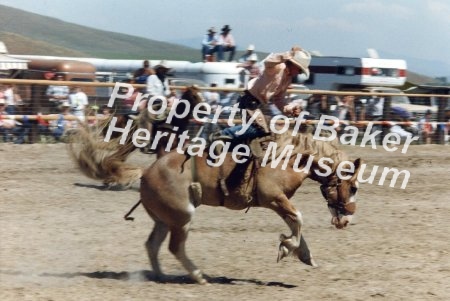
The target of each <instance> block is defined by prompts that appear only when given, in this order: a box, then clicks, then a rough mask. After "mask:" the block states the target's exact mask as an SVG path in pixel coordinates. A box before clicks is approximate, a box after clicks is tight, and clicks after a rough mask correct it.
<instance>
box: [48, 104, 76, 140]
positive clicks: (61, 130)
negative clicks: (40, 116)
mask: <svg viewBox="0 0 450 301" xmlns="http://www.w3.org/2000/svg"><path fill="white" fill-rule="evenodd" d="M70 107H71V105H70V104H69V103H68V102H64V103H62V104H61V105H60V107H59V109H60V112H59V114H58V119H56V120H51V121H50V122H49V127H48V129H49V134H50V135H51V136H52V137H53V138H54V139H55V140H56V141H57V142H61V141H63V139H64V137H65V134H66V133H67V131H68V130H70V129H74V128H76V127H77V121H76V120H66V119H65V118H67V117H71V116H73V115H72V114H71V113H70Z"/></svg>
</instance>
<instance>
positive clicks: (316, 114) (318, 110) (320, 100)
mask: <svg viewBox="0 0 450 301" xmlns="http://www.w3.org/2000/svg"><path fill="white" fill-rule="evenodd" d="M327 105H328V96H327V95H326V94H313V95H311V96H310V97H309V98H308V99H307V105H306V111H307V112H309V114H310V117H311V118H314V119H319V118H320V115H322V114H328V108H327Z"/></svg>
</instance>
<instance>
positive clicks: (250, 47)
mask: <svg viewBox="0 0 450 301" xmlns="http://www.w3.org/2000/svg"><path fill="white" fill-rule="evenodd" d="M247 50H255V45H253V44H250V45H248V47H247Z"/></svg>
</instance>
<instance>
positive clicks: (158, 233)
mask: <svg viewBox="0 0 450 301" xmlns="http://www.w3.org/2000/svg"><path fill="white" fill-rule="evenodd" d="M168 232H169V227H167V225H166V224H164V223H163V222H161V221H158V220H156V219H155V226H154V227H153V231H152V233H150V236H149V237H148V239H147V242H146V243H145V247H146V249H147V253H148V258H149V260H150V264H151V265H152V269H153V272H154V273H155V274H156V277H158V278H159V279H162V277H163V273H162V271H161V267H160V265H159V260H158V253H159V249H160V248H161V244H162V243H163V241H164V239H166V237H167V233H168Z"/></svg>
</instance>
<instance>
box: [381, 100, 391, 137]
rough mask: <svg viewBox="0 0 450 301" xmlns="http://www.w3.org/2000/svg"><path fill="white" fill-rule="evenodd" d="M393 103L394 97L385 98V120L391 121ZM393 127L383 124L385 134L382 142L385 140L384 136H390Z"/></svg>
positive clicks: (382, 134)
mask: <svg viewBox="0 0 450 301" xmlns="http://www.w3.org/2000/svg"><path fill="white" fill-rule="evenodd" d="M391 101H392V96H385V98H384V104H383V120H387V121H389V120H391ZM390 128H391V127H390V126H389V125H387V124H383V132H382V133H381V140H380V141H383V140H384V136H386V135H387V134H389V129H390Z"/></svg>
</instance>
